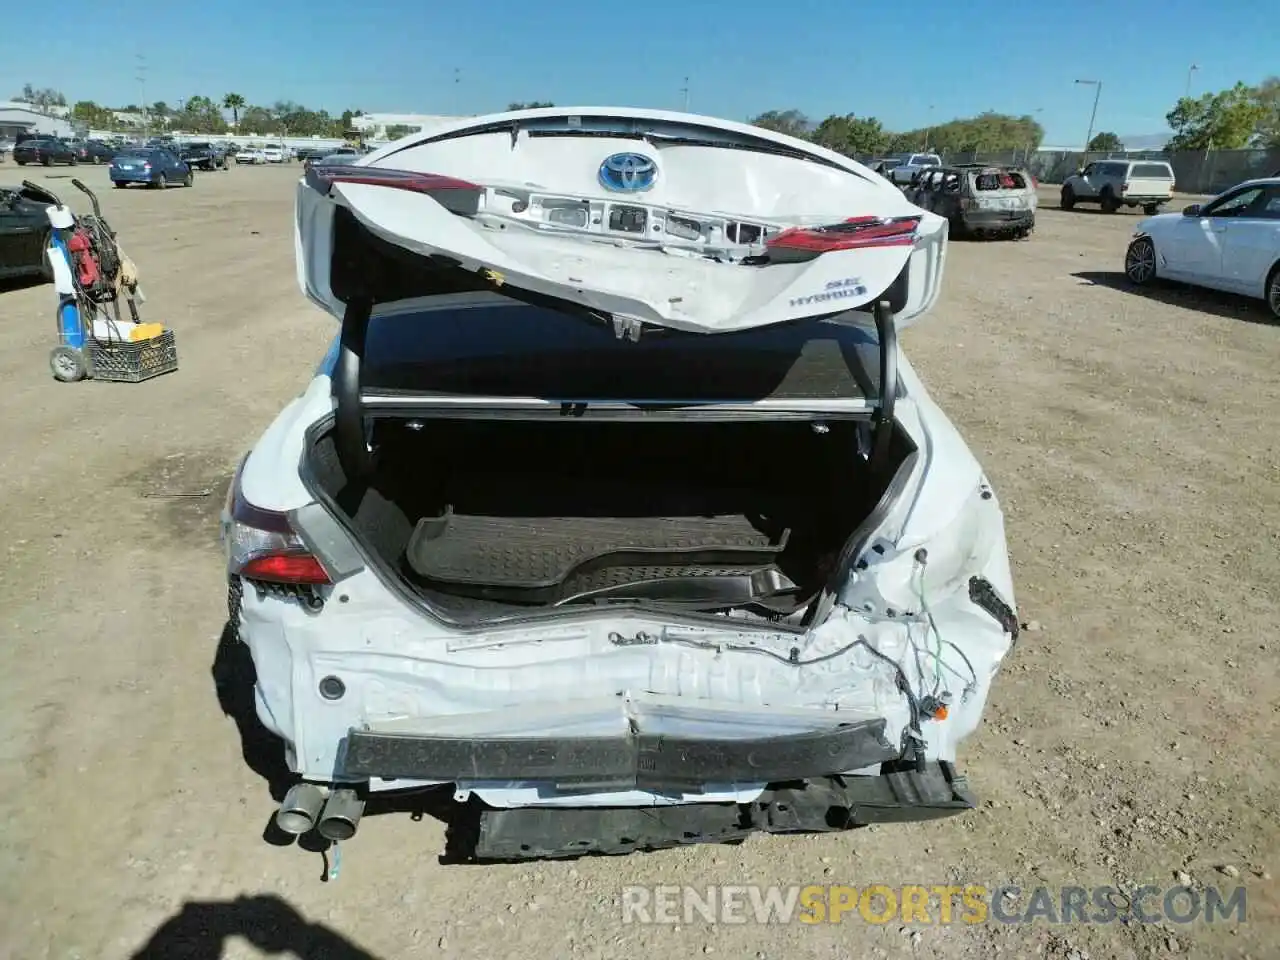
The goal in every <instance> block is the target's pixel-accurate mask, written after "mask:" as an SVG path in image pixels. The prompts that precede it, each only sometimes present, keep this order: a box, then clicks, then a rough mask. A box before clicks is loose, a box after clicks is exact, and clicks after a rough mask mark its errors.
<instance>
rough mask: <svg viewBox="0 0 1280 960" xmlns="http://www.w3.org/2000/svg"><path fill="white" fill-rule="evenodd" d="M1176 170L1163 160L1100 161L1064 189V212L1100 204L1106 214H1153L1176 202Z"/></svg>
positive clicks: (1077, 174) (1064, 186)
mask: <svg viewBox="0 0 1280 960" xmlns="http://www.w3.org/2000/svg"><path fill="white" fill-rule="evenodd" d="M1173 187H1174V179H1173V168H1172V167H1170V166H1169V164H1167V163H1165V162H1164V161H1163V160H1098V161H1096V162H1094V163H1091V164H1089V165H1088V166H1087V167H1085V168H1084V169H1083V170H1081V171H1080V172H1079V173H1076V174H1073V175H1072V176H1070V177H1068V178H1067V180H1066V182H1065V183H1064V184H1063V185H1062V209H1063V210H1070V209H1071V208H1072V207H1074V206H1075V205H1076V204H1077V203H1097V204H1100V205H1101V206H1102V210H1103V212H1104V213H1115V212H1116V211H1117V210H1119V209H1120V208H1121V207H1122V206H1123V207H1142V212H1143V213H1146V214H1154V213H1159V212H1160V207H1161V206H1162V205H1164V204H1166V203H1168V202H1169V201H1170V200H1172V199H1173Z"/></svg>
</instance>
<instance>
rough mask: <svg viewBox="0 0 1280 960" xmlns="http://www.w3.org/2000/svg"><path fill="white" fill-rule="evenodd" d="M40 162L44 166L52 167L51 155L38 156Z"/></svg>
mask: <svg viewBox="0 0 1280 960" xmlns="http://www.w3.org/2000/svg"><path fill="white" fill-rule="evenodd" d="M40 162H41V163H42V164H44V165H45V166H46V167H52V166H53V157H41V158H40Z"/></svg>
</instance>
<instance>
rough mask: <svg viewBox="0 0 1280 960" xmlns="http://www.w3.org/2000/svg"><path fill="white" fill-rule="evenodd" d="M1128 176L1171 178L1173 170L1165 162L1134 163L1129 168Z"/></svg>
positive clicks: (1135, 177) (1156, 178)
mask: <svg viewBox="0 0 1280 960" xmlns="http://www.w3.org/2000/svg"><path fill="white" fill-rule="evenodd" d="M1129 176H1130V177H1133V178H1134V179H1135V180H1136V179H1138V178H1139V177H1145V178H1148V179H1152V180H1172V179H1173V171H1172V170H1170V169H1169V165H1168V164H1165V163H1135V164H1134V165H1133V166H1132V167H1131V168H1130V170H1129Z"/></svg>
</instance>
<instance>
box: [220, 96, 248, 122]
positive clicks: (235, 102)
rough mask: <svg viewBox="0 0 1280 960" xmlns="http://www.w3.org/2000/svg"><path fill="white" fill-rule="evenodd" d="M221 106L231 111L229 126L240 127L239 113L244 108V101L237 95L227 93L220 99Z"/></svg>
mask: <svg viewBox="0 0 1280 960" xmlns="http://www.w3.org/2000/svg"><path fill="white" fill-rule="evenodd" d="M222 106H223V108H224V109H226V110H230V111H231V125H232V126H233V127H239V126H240V111H241V110H243V109H244V108H245V99H244V97H242V96H240V94H238V93H228V94H225V95H224V96H223V98H222Z"/></svg>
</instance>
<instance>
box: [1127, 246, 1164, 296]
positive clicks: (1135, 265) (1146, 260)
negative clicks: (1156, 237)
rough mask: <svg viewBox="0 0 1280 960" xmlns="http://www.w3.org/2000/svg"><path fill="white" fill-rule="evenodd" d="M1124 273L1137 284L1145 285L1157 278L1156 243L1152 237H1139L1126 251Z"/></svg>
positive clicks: (1131, 281)
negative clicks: (1152, 240)
mask: <svg viewBox="0 0 1280 960" xmlns="http://www.w3.org/2000/svg"><path fill="white" fill-rule="evenodd" d="M1124 275H1125V276H1126V277H1128V278H1129V282H1130V283H1132V284H1134V285H1135V286H1139V287H1141V286H1145V285H1146V284H1149V283H1150V282H1151V281H1152V280H1154V279H1155V278H1156V245H1155V244H1154V243H1152V242H1151V238H1150V237H1139V238H1138V239H1137V240H1134V241H1133V243H1131V244H1129V249H1128V250H1126V251H1125V253H1124Z"/></svg>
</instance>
